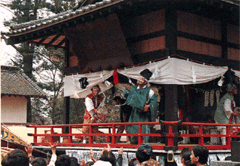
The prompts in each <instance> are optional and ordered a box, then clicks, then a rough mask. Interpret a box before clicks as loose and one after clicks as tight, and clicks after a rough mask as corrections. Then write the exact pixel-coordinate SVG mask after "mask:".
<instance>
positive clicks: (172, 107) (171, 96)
mask: <svg viewBox="0 0 240 166" xmlns="http://www.w3.org/2000/svg"><path fill="white" fill-rule="evenodd" d="M165 11H166V19H165V20H166V22H165V32H166V48H167V49H168V52H169V56H170V55H173V54H176V53H177V9H176V7H175V6H174V3H171V4H170V5H169V6H168V7H166V10H165ZM165 120H166V121H177V120H178V86H177V85H166V86H165ZM177 130H178V129H177V126H174V127H173V133H176V132H177ZM167 131H168V126H166V132H167ZM176 144H177V138H175V139H174V145H176ZM176 148H177V147H167V145H166V150H176Z"/></svg>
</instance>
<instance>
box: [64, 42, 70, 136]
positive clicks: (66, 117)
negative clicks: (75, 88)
mask: <svg viewBox="0 0 240 166" xmlns="http://www.w3.org/2000/svg"><path fill="white" fill-rule="evenodd" d="M68 67H69V40H68V39H67V38H66V42H65V68H68ZM64 102H65V112H64V124H69V122H70V121H69V114H70V111H69V110H70V97H65V98H64ZM63 132H64V133H68V132H69V128H68V127H67V128H64V131H63Z"/></svg>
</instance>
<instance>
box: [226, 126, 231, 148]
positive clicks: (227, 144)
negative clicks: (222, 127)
mask: <svg viewBox="0 0 240 166" xmlns="http://www.w3.org/2000/svg"><path fill="white" fill-rule="evenodd" d="M226 130H227V131H226V139H227V141H226V148H227V149H231V136H230V126H227V128H226Z"/></svg>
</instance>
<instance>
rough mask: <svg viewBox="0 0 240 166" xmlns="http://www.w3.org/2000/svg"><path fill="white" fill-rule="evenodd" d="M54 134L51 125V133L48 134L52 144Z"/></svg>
mask: <svg viewBox="0 0 240 166" xmlns="http://www.w3.org/2000/svg"><path fill="white" fill-rule="evenodd" d="M53 134H54V130H53V127H51V135H50V143H51V144H53V143H54V139H53V136H52V135H53Z"/></svg>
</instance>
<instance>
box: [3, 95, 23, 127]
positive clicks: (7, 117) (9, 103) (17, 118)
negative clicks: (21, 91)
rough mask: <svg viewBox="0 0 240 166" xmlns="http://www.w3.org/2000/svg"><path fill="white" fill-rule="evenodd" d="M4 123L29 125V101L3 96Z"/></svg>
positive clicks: (17, 97)
mask: <svg viewBox="0 0 240 166" xmlns="http://www.w3.org/2000/svg"><path fill="white" fill-rule="evenodd" d="M1 122H2V123H4V122H5V123H27V99H26V98H25V97H19V96H16V97H14V96H2V98H1Z"/></svg>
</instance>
